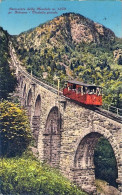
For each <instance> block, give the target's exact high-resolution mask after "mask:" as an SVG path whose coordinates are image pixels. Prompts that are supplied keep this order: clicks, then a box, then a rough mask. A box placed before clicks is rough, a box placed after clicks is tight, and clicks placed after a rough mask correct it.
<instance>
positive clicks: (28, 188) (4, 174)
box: [0, 155, 86, 195]
mask: <svg viewBox="0 0 122 195" xmlns="http://www.w3.org/2000/svg"><path fill="white" fill-rule="evenodd" d="M0 164H1V166H2V169H0V177H1V193H2V194H3V195H4V194H6V195H9V194H17V195H86V193H84V192H82V191H81V190H79V189H78V188H77V187H76V186H74V185H73V184H71V183H70V182H69V181H68V180H67V179H66V178H64V177H63V176H61V175H60V174H59V173H58V172H57V170H54V169H52V168H50V167H48V166H46V165H41V164H40V162H38V161H37V160H36V159H34V158H33V157H31V156H27V155H26V157H23V156H22V157H21V158H17V157H16V158H10V159H5V158H3V159H1V160H0Z"/></svg>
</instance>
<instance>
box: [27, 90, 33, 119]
mask: <svg viewBox="0 0 122 195" xmlns="http://www.w3.org/2000/svg"><path fill="white" fill-rule="evenodd" d="M31 107H32V90H31V89H30V90H29V92H28V96H27V109H28V116H29V117H31Z"/></svg>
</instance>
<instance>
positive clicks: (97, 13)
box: [0, 0, 122, 37]
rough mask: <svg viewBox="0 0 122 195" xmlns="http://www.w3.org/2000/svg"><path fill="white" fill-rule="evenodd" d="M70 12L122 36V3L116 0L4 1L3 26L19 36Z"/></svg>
mask: <svg viewBox="0 0 122 195" xmlns="http://www.w3.org/2000/svg"><path fill="white" fill-rule="evenodd" d="M20 9H21V10H20ZM22 12H23V13H22ZM68 12H75V13H79V14H81V15H83V16H85V17H87V18H89V19H91V20H93V21H94V22H98V23H100V24H103V25H104V26H105V27H107V28H110V29H111V30H112V31H113V32H114V33H115V35H116V36H117V37H122V2H121V1H114V0H113V1H112V0H111V1H110V0H109V1H100V0H99V1H95V0H94V1H90V0H89V1H68V0H67V1H56V0H50V1H48V0H21V1H20V0H4V1H2V2H1V3H0V26H1V27H3V29H4V30H7V31H8V33H9V34H11V35H18V34H19V33H21V32H24V31H27V30H29V29H31V28H34V27H37V26H38V25H40V24H42V23H45V22H46V21H49V20H52V19H53V18H55V17H56V16H60V15H62V14H63V13H68Z"/></svg>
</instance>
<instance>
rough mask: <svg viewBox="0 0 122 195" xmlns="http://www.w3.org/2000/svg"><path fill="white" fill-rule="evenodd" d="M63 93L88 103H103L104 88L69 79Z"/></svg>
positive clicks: (97, 104) (98, 104) (99, 104)
mask: <svg viewBox="0 0 122 195" xmlns="http://www.w3.org/2000/svg"><path fill="white" fill-rule="evenodd" d="M63 95H64V96H66V97H68V98H70V99H72V100H76V101H78V102H80V103H83V104H86V105H96V106H101V105H102V88H101V87H99V86H96V85H92V84H86V83H82V82H79V81H75V80H71V81H67V84H66V86H65V87H64V89H63Z"/></svg>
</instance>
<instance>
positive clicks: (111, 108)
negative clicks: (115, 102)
mask: <svg viewBox="0 0 122 195" xmlns="http://www.w3.org/2000/svg"><path fill="white" fill-rule="evenodd" d="M102 108H103V109H105V110H107V111H109V112H113V113H114V114H116V115H118V116H122V109H120V108H117V107H114V106H112V105H108V104H103V105H102Z"/></svg>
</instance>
